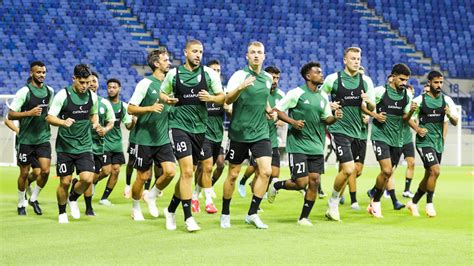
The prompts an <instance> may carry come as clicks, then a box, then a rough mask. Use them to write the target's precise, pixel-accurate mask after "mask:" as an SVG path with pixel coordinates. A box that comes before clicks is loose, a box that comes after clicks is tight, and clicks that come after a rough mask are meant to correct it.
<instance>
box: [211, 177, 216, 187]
mask: <svg viewBox="0 0 474 266" xmlns="http://www.w3.org/2000/svg"><path fill="white" fill-rule="evenodd" d="M216 182H217V180H215V179H214V178H212V186H214V184H215V183H216Z"/></svg>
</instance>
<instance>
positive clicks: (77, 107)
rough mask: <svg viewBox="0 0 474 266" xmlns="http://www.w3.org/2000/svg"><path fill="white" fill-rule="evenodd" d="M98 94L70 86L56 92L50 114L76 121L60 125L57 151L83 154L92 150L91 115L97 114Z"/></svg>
mask: <svg viewBox="0 0 474 266" xmlns="http://www.w3.org/2000/svg"><path fill="white" fill-rule="evenodd" d="M97 112H98V100H97V94H95V93H93V92H91V91H87V92H85V93H78V92H76V91H75V90H74V89H73V87H72V86H69V87H67V88H65V89H63V90H61V91H59V92H58V94H56V96H55V97H54V100H53V104H52V105H51V108H50V109H49V113H48V115H52V116H56V117H59V118H60V119H63V120H66V119H67V118H73V119H74V120H75V122H74V123H73V124H72V125H71V126H70V127H69V128H66V127H63V126H60V127H59V128H58V137H57V138H56V152H63V153H70V154H81V153H85V152H92V134H91V126H92V123H91V120H90V116H92V115H94V114H97Z"/></svg>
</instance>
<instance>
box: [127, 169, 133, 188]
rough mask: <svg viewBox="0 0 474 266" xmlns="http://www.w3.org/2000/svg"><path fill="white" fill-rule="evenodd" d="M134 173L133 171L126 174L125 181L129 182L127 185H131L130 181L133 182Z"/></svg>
mask: <svg viewBox="0 0 474 266" xmlns="http://www.w3.org/2000/svg"><path fill="white" fill-rule="evenodd" d="M132 174H133V172H132V173H131V174H126V176H125V183H126V184H127V186H130V183H131V182H132Z"/></svg>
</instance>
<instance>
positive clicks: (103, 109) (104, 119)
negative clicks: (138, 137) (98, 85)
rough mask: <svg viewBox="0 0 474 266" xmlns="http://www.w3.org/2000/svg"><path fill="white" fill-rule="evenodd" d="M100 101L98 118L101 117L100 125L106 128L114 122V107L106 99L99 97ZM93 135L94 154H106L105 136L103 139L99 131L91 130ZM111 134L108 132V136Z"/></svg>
mask: <svg viewBox="0 0 474 266" xmlns="http://www.w3.org/2000/svg"><path fill="white" fill-rule="evenodd" d="M97 100H98V110H99V112H98V117H99V125H100V126H102V127H105V126H106V125H107V123H109V122H114V121H115V116H114V110H113V109H112V105H111V104H110V102H109V101H108V100H107V99H104V98H102V97H100V96H97ZM91 130H92V131H91V134H92V153H93V154H96V155H102V154H104V145H105V136H104V137H101V136H99V134H97V131H96V130H95V129H93V128H91ZM109 133H110V131H109V132H107V134H106V136H107V135H108V134H109Z"/></svg>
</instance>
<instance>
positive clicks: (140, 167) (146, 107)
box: [128, 47, 176, 221]
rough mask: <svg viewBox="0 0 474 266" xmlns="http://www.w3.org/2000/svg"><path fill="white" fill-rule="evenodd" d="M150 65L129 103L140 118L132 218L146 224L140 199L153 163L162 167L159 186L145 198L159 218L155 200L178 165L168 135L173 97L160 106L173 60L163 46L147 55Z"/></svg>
mask: <svg viewBox="0 0 474 266" xmlns="http://www.w3.org/2000/svg"><path fill="white" fill-rule="evenodd" d="M147 62H148V65H149V66H150V68H151V69H152V71H153V74H152V75H150V76H148V77H146V78H144V79H142V80H141V81H140V82H139V83H138V84H137V86H136V88H135V91H134V92H133V95H132V98H130V101H129V104H128V113H129V114H131V115H135V116H137V117H138V120H137V123H136V125H135V127H134V128H133V129H132V131H131V132H130V143H133V144H135V154H134V155H135V164H134V167H135V168H136V169H137V178H136V179H135V182H134V183H133V187H132V199H133V208H132V218H133V219H134V220H135V221H143V220H145V218H144V217H143V214H142V211H141V208H140V199H141V195H142V189H143V184H144V183H145V181H147V180H148V179H149V178H150V177H151V167H152V165H153V162H154V163H155V164H160V165H161V167H162V168H163V172H162V174H161V176H160V177H159V178H158V179H157V181H156V184H154V185H153V188H152V189H151V190H150V192H149V193H148V194H147V195H146V197H148V198H147V199H146V200H145V201H146V203H147V204H148V210H149V212H150V214H151V216H153V217H158V215H159V212H158V208H157V207H156V197H157V196H158V195H159V194H160V193H161V191H162V190H163V189H165V188H166V187H167V186H168V184H169V183H170V182H171V180H172V179H173V177H174V175H175V171H176V169H175V168H176V165H175V160H174V156H173V147H172V146H171V142H170V138H169V134H168V114H169V111H170V106H168V105H167V104H169V103H172V100H173V99H171V98H168V99H166V100H165V101H164V102H162V103H160V87H161V84H162V82H163V80H164V78H165V74H166V73H167V72H168V71H169V68H170V64H171V63H170V61H169V55H168V51H167V50H166V48H164V47H161V48H159V49H157V50H154V51H152V52H150V53H149V54H148V57H147Z"/></svg>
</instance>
